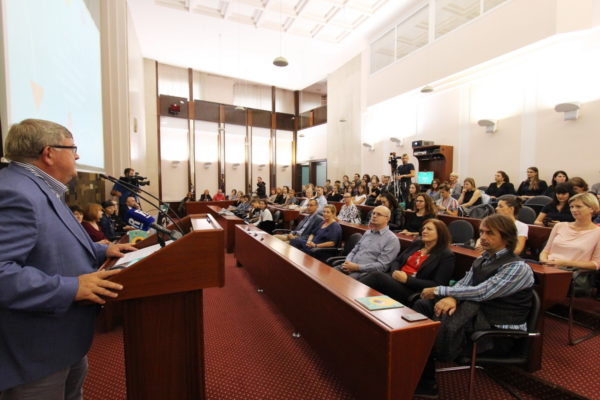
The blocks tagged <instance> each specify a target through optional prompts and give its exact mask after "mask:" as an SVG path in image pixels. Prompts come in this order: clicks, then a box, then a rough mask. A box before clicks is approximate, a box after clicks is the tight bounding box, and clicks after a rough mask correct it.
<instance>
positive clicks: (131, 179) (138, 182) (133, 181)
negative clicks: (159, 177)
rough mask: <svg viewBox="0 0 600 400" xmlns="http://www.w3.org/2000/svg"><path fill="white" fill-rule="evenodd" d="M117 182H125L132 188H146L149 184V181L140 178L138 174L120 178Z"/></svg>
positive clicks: (143, 177)
mask: <svg viewBox="0 0 600 400" xmlns="http://www.w3.org/2000/svg"><path fill="white" fill-rule="evenodd" d="M119 180H121V181H123V182H127V183H129V184H130V185H133V186H138V187H139V186H146V185H149V184H150V181H149V180H148V178H147V177H145V176H140V174H139V172H136V173H135V175H133V176H122V177H120V178H119Z"/></svg>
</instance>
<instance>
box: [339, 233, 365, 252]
mask: <svg viewBox="0 0 600 400" xmlns="http://www.w3.org/2000/svg"><path fill="white" fill-rule="evenodd" d="M361 238H362V233H358V232H357V233H353V234H352V235H350V237H349V238H348V239H346V242H345V243H344V250H343V252H342V255H344V256H347V255H348V254H350V252H351V251H352V249H353V248H354V246H356V243H358V242H359V241H360V239H361Z"/></svg>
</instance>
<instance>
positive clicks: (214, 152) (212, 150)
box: [194, 121, 219, 198]
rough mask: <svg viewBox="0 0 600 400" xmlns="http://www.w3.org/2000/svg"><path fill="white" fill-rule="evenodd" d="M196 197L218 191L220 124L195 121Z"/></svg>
mask: <svg viewBox="0 0 600 400" xmlns="http://www.w3.org/2000/svg"><path fill="white" fill-rule="evenodd" d="M194 130H195V135H194V137H195V161H196V183H195V185H196V197H198V198H200V195H201V194H202V192H204V190H205V189H208V190H209V192H210V194H211V195H213V194H215V193H216V192H217V189H218V184H219V181H218V171H219V154H218V148H219V143H218V139H219V124H217V123H216V122H206V121H195V128H194Z"/></svg>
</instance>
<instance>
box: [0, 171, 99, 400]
mask: <svg viewBox="0 0 600 400" xmlns="http://www.w3.org/2000/svg"><path fill="white" fill-rule="evenodd" d="M105 253H106V246H105V245H101V244H97V243H93V242H92V241H91V239H90V237H89V236H88V235H87V233H86V232H85V230H83V228H82V227H81V224H79V223H78V222H77V220H76V219H75V218H74V216H73V214H72V213H71V211H70V210H69V208H68V207H67V206H66V204H64V203H63V202H62V200H61V199H59V198H58V196H57V195H56V193H55V192H54V191H53V190H52V189H50V187H49V186H48V185H47V184H46V182H44V181H43V180H42V179H41V178H38V177H36V176H35V175H33V174H32V173H31V172H29V171H28V170H26V169H24V168H22V167H20V166H17V165H14V164H11V165H9V166H8V167H7V168H5V169H3V170H1V171H0V391H3V390H5V389H8V388H12V387H14V386H17V385H20V384H23V383H27V382H31V381H35V380H37V379H40V378H42V377H44V376H47V375H49V374H51V373H53V372H56V371H59V370H61V369H63V368H66V367H68V366H69V365H72V364H74V363H75V362H77V361H78V360H80V359H81V358H82V357H83V356H84V355H85V354H86V353H87V352H88V350H89V348H90V345H91V342H92V336H93V333H94V319H95V316H96V313H97V310H98V308H97V306H95V305H82V304H79V303H74V301H73V300H74V298H75V294H76V293H77V288H78V280H77V277H78V276H79V275H81V274H87V273H90V272H94V271H95V270H96V269H97V268H98V267H99V266H100V265H101V264H102V262H103V261H104V258H105Z"/></svg>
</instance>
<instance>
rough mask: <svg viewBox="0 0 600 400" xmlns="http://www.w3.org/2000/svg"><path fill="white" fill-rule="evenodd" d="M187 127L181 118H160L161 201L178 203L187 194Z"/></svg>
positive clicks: (186, 123) (186, 122) (184, 120)
mask: <svg viewBox="0 0 600 400" xmlns="http://www.w3.org/2000/svg"><path fill="white" fill-rule="evenodd" d="M188 136H189V127H188V121H187V120H186V119H182V118H171V117H160V158H161V160H160V167H161V178H162V180H161V183H162V200H163V201H179V200H181V199H182V198H183V197H185V194H186V193H187V192H188V189H189V187H188V176H189V172H188V171H189V145H188Z"/></svg>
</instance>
